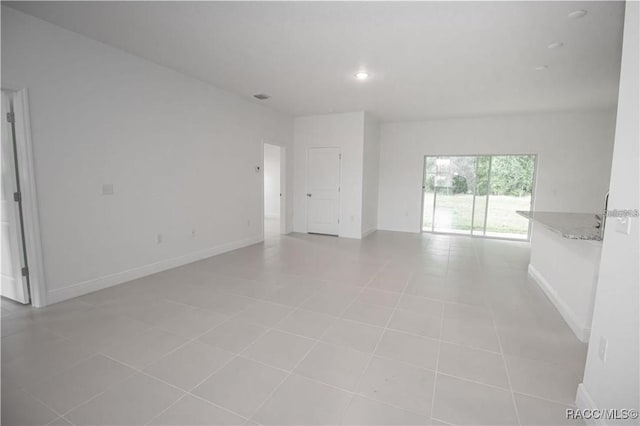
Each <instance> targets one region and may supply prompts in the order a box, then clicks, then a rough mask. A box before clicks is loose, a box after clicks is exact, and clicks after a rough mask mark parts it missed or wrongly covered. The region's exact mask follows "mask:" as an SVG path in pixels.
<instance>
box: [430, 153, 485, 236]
mask: <svg viewBox="0 0 640 426" xmlns="http://www.w3.org/2000/svg"><path fill="white" fill-rule="evenodd" d="M475 169H476V158H475V157H437V158H436V172H435V177H434V179H435V184H434V197H435V202H434V206H435V208H434V212H435V213H434V221H433V230H434V231H435V232H447V233H455V234H470V233H471V226H472V223H471V222H472V218H473V198H474V190H475Z"/></svg>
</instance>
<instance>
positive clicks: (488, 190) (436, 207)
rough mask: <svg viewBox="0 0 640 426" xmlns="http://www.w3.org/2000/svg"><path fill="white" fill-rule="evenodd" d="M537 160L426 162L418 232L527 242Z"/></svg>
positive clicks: (476, 158) (510, 157) (432, 159)
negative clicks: (522, 213)
mask: <svg viewBox="0 0 640 426" xmlns="http://www.w3.org/2000/svg"><path fill="white" fill-rule="evenodd" d="M535 163H536V156H535V155H531V154H527V155H470V156H425V159H424V178H423V179H424V180H423V185H422V187H423V198H422V200H423V211H422V231H424V232H439V233H447V234H464V235H472V236H480V237H493V238H508V239H517V240H528V239H529V233H530V226H529V220H527V219H525V218H524V217H522V216H520V215H518V214H517V213H516V211H518V210H525V211H526V210H531V208H532V206H533V194H534V191H533V184H534V173H535Z"/></svg>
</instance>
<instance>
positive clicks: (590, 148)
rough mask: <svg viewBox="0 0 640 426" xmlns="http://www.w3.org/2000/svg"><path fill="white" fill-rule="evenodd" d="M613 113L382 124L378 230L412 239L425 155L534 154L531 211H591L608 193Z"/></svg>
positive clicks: (416, 225) (599, 207) (597, 208)
mask: <svg viewBox="0 0 640 426" xmlns="http://www.w3.org/2000/svg"><path fill="white" fill-rule="evenodd" d="M614 117H615V113H614V111H590V112H563V113H560V112H558V113H547V114H530V115H513V116H496V117H478V118H464V119H446V120H434V121H423V122H405V123H385V124H382V126H381V131H380V132H381V134H380V191H379V200H378V206H379V207H378V228H379V229H386V230H396V231H406V232H419V230H420V224H421V219H420V212H421V205H420V203H421V200H422V174H423V162H424V156H425V155H438V154H440V155H454V154H458V155H464V154H538V174H537V181H536V188H535V191H536V192H535V208H536V209H538V210H548V211H567V212H570V211H574V212H597V211H600V210H602V205H603V199H604V195H605V193H606V192H607V188H608V180H609V173H610V165H611V152H612V145H613V129H614V120H615V118H614Z"/></svg>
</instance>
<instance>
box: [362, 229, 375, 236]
mask: <svg viewBox="0 0 640 426" xmlns="http://www.w3.org/2000/svg"><path fill="white" fill-rule="evenodd" d="M376 231H377V229H376V228H371V229H369V230H368V231H364V232H363V233H362V238H366V237H368V236H369V235H371V234H373V233H374V232H376Z"/></svg>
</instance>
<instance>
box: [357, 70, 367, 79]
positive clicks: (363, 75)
mask: <svg viewBox="0 0 640 426" xmlns="http://www.w3.org/2000/svg"><path fill="white" fill-rule="evenodd" d="M355 76H356V78H357V79H358V80H366V79H367V78H369V73H368V72H366V71H358V72H357V73H356V74H355Z"/></svg>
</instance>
